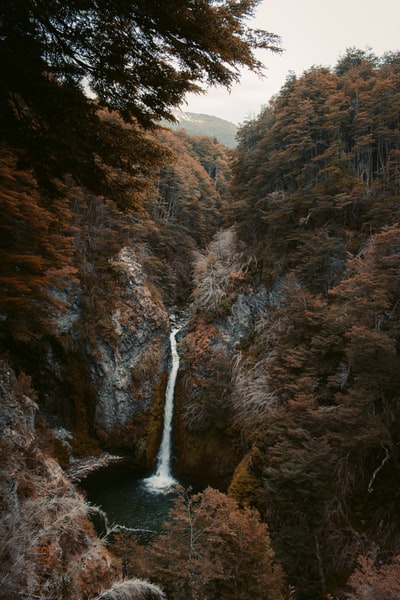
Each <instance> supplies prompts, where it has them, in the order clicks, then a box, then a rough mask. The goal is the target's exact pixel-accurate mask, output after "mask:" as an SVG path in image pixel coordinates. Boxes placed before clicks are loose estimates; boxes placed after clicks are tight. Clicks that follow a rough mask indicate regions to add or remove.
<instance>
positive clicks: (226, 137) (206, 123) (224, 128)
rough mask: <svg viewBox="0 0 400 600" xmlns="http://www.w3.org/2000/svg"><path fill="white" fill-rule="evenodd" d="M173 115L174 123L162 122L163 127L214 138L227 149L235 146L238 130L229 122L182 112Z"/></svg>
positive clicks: (177, 111)
mask: <svg viewBox="0 0 400 600" xmlns="http://www.w3.org/2000/svg"><path fill="white" fill-rule="evenodd" d="M173 114H174V117H175V118H176V123H171V122H166V121H164V122H163V125H164V126H165V127H168V128H169V129H173V130H177V129H184V130H185V131H186V132H187V133H188V134H190V135H207V136H209V137H215V138H216V139H217V140H218V141H219V142H220V144H223V145H224V146H227V147H228V148H234V147H235V146H236V144H237V142H236V133H237V129H238V128H237V125H235V124H234V123H231V122H230V121H226V120H225V119H220V118H219V117H214V116H212V115H204V114H197V113H191V112H184V111H181V110H176V111H174V113H173Z"/></svg>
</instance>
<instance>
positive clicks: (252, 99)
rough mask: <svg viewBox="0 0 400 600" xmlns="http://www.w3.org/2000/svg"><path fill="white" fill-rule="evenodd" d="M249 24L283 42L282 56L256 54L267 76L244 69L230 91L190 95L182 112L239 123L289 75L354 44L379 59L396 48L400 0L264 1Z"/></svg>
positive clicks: (326, 62)
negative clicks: (236, 83) (272, 34)
mask: <svg viewBox="0 0 400 600" xmlns="http://www.w3.org/2000/svg"><path fill="white" fill-rule="evenodd" d="M251 26H252V27H254V28H259V29H265V30H266V31H270V32H272V33H275V34H277V35H279V36H280V37H281V38H282V47H283V48H284V49H285V51H284V52H283V54H280V55H274V54H272V53H271V52H262V53H260V54H258V55H257V56H258V57H259V58H260V60H262V62H263V63H264V64H265V66H266V78H264V79H261V80H260V78H259V77H257V76H256V75H254V74H252V73H249V72H248V71H246V72H244V73H243V75H242V78H241V83H240V84H239V85H235V86H234V87H233V88H232V90H231V93H228V92H227V91H225V90H224V89H223V88H212V89H211V90H210V91H209V92H208V93H207V95H205V96H194V95H189V96H188V98H187V104H183V105H182V106H181V109H182V110H184V111H187V112H194V113H204V114H209V115H215V116H217V117H221V118H222V119H226V120H228V121H232V122H234V123H242V122H243V121H244V120H246V119H249V118H250V119H252V118H254V117H256V116H257V115H258V113H259V112H260V110H261V108H262V106H263V105H265V104H267V103H268V101H269V99H270V98H271V96H273V95H274V94H276V93H277V92H279V90H280V88H281V87H282V86H283V84H284V83H285V80H286V77H287V75H288V73H289V72H290V71H294V72H295V73H296V74H297V75H301V74H302V73H303V72H304V71H305V70H307V69H308V68H310V67H311V66H313V65H318V66H319V65H322V66H328V67H329V66H334V65H335V64H336V63H337V61H338V58H339V57H340V56H342V55H343V54H344V53H345V52H346V49H347V48H350V47H353V46H355V47H356V48H359V49H362V50H365V49H368V48H371V49H372V51H373V52H374V53H375V54H377V55H378V56H381V55H382V54H384V53H385V52H386V51H389V50H391V51H398V50H400V0H263V1H262V2H261V3H260V5H259V7H258V9H257V13H256V17H255V19H254V20H253V21H251Z"/></svg>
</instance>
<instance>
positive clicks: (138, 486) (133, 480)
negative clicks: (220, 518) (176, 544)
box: [81, 468, 175, 535]
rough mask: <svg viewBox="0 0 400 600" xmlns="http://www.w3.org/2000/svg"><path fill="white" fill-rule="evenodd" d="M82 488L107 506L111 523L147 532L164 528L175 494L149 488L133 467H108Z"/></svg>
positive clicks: (92, 499) (139, 531)
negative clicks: (116, 468)
mask: <svg viewBox="0 0 400 600" xmlns="http://www.w3.org/2000/svg"><path fill="white" fill-rule="evenodd" d="M81 487H82V488H83V489H84V491H85V492H86V496H87V499H88V500H89V502H91V503H92V504H95V505H96V506H99V507H100V508H101V509H103V511H104V512H105V513H106V515H107V519H108V523H109V524H113V525H123V526H124V527H129V528H130V529H137V530H138V533H139V534H140V533H143V534H144V535H146V533H150V534H151V532H154V533H157V532H159V531H160V530H161V525H162V523H163V522H164V521H165V520H166V519H167V515H168V511H169V509H170V508H171V507H172V505H173V500H174V497H175V494H174V492H173V490H170V491H169V492H166V491H162V492H160V491H154V490H151V489H149V488H148V486H147V485H146V483H145V480H144V479H143V478H141V477H138V476H137V474H133V473H132V471H131V470H130V469H129V468H125V469H124V468H123V469H119V470H115V469H104V470H103V471H102V472H100V473H97V474H96V476H95V477H91V478H88V480H87V481H84V482H83V483H82V486H81Z"/></svg>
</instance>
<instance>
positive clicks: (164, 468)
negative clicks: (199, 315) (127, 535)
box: [145, 327, 180, 492]
mask: <svg viewBox="0 0 400 600" xmlns="http://www.w3.org/2000/svg"><path fill="white" fill-rule="evenodd" d="M179 329H180V328H179V327H173V328H172V330H171V333H170V336H169V341H170V346H171V356H172V366H171V370H170V372H169V377H168V383H167V390H166V392H165V405H164V428H163V434H162V439H161V444H160V449H159V451H158V455H157V468H156V472H155V474H154V475H151V476H150V477H148V478H147V479H145V484H146V486H147V487H148V488H149V489H151V490H154V491H160V492H162V491H168V490H169V489H170V488H171V487H172V486H174V485H175V484H176V483H177V481H176V479H174V478H173V477H172V474H171V435H172V417H173V413H174V390H175V381H176V376H177V374H178V368H179V354H178V352H177V350H176V334H177V333H178V331H179Z"/></svg>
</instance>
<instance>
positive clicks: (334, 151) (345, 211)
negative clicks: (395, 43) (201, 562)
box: [231, 49, 400, 598]
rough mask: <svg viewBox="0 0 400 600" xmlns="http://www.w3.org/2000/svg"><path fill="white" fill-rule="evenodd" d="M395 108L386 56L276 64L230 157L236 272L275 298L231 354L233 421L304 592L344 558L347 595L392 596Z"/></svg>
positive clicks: (396, 70) (341, 569)
mask: <svg viewBox="0 0 400 600" xmlns="http://www.w3.org/2000/svg"><path fill="white" fill-rule="evenodd" d="M399 119H400V57H399V55H391V54H388V55H386V56H383V57H382V58H380V59H378V58H376V57H375V56H373V55H370V54H368V53H366V52H362V51H358V50H355V49H351V50H349V51H348V52H347V54H346V55H345V56H343V57H342V58H341V59H340V60H339V62H338V63H337V65H336V67H335V68H334V69H332V70H328V69H325V68H322V69H321V68H312V69H310V70H309V71H308V72H306V73H304V75H303V76H302V77H300V78H298V79H297V78H296V77H293V76H290V77H289V78H288V80H287V83H286V85H285V86H284V88H283V89H282V90H281V92H280V94H279V95H278V96H277V97H276V98H275V99H274V100H273V101H272V102H271V103H270V104H269V105H268V106H267V107H266V108H265V110H264V111H263V112H262V114H261V115H260V116H259V118H258V119H256V120H254V121H252V122H249V123H246V124H245V126H244V127H243V128H242V130H241V131H240V144H239V148H238V151H237V153H236V157H235V162H234V165H233V177H234V181H233V188H234V195H235V202H234V205H233V210H232V222H233V223H235V224H236V226H237V229H238V232H239V235H240V238H241V239H242V240H243V241H245V242H246V245H247V250H246V254H247V256H248V257H249V258H250V257H251V258H252V261H253V262H252V265H251V267H250V268H249V271H248V277H249V278H250V281H252V282H254V281H259V282H260V284H264V285H265V286H266V287H267V288H269V289H271V290H273V292H274V297H273V301H272V302H271V303H270V305H269V306H266V307H265V312H264V314H263V315H262V316H261V318H260V319H259V320H258V321H257V323H256V326H255V328H254V336H253V338H252V339H248V340H247V341H246V343H245V344H244V345H243V348H242V349H241V351H240V353H238V354H237V356H236V358H235V364H234V372H233V382H234V385H233V390H232V395H231V399H232V410H233V417H232V418H233V420H234V422H235V423H236V424H237V426H238V427H239V429H240V432H241V437H242V442H243V444H244V446H247V447H248V448H249V451H248V454H247V459H246V460H247V465H248V468H247V474H248V475H250V474H251V486H252V489H251V490H249V492H248V493H249V494H251V495H252V497H254V494H255V492H256V498H255V500H254V503H255V504H256V505H257V507H258V508H259V510H260V511H261V513H262V514H263V515H264V516H265V518H266V519H267V520H268V523H269V525H270V529H271V533H272V536H273V540H274V547H275V549H276V551H277V553H278V557H280V558H281V560H282V561H283V564H284V567H285V569H286V571H287V573H288V575H289V579H290V581H291V582H292V583H293V584H294V585H295V587H296V588H297V589H301V590H302V591H301V594H302V597H303V595H304V597H307V598H315V597H316V596H317V595H319V594H323V593H328V592H330V593H339V592H338V590H340V588H342V589H343V585H344V584H345V582H346V579H347V577H348V576H349V574H350V572H351V570H352V569H354V568H355V566H356V560H357V559H359V560H360V563H359V566H358V571H357V575H355V576H353V579H352V580H351V582H352V584H353V586H354V592H353V594H354V595H350V597H352V598H353V597H356V598H370V597H371V598H381V597H382V598H383V597H385V598H386V597H388V598H389V597H390V598H395V597H397V594H398V590H397V584H395V583H394V580H395V579H396V577H397V576H398V566H396V565H397V561H398V558H396V555H397V553H398V544H399V535H400V522H399V519H398V515H399V489H398V481H399V456H398V446H399V409H400V403H399V381H398V377H399V367H400V362H399V275H400V272H399V269H400V256H399V252H400V246H399V243H400V235H399V234H400V231H399V223H398V220H399V206H400V204H399V200H400V180H399V175H400V170H399V167H400V162H399V161H400V135H399V133H400V132H399V124H400V121H399ZM238 477H239V478H240V477H242V474H241V472H239V473H238ZM235 485H236V486H237V485H238V483H237V482H235ZM242 487H243V486H242ZM232 491H234V490H233V488H232ZM235 493H236V492H235ZM246 495H247V492H246V490H243V489H240V496H241V498H246ZM360 557H361V558H360ZM392 561H394V562H392ZM396 574H397V575H396ZM385 586H386V587H385ZM392 586H393V587H392ZM383 588H385V590H386V591H385V592H383Z"/></svg>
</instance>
